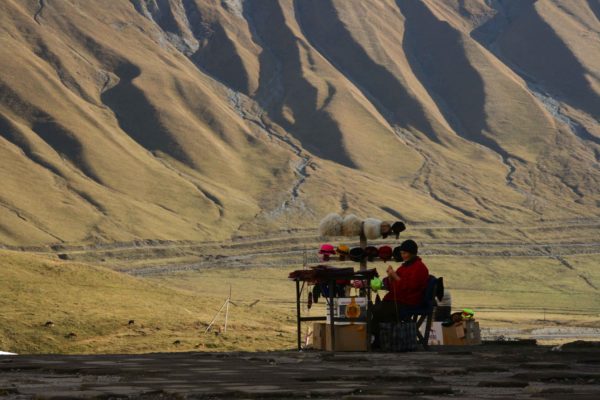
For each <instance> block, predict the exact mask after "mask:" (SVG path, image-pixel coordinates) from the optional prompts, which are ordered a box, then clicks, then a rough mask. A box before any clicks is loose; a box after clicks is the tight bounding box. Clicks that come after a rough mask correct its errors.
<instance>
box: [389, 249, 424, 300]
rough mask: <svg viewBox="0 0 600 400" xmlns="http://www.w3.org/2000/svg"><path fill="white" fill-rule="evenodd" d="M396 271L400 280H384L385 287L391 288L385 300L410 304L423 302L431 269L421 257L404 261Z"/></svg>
mask: <svg viewBox="0 0 600 400" xmlns="http://www.w3.org/2000/svg"><path fill="white" fill-rule="evenodd" d="M396 273H397V274H398V276H399V277H400V280H397V281H394V280H392V279H390V278H385V279H384V280H383V283H384V285H385V287H387V288H388V290H389V292H388V294H386V295H385V297H384V298H383V301H397V302H398V303H401V304H408V305H419V304H421V302H422V301H423V292H425V288H426V287H427V281H428V279H429V270H428V269H427V266H426V265H425V264H424V263H423V261H421V257H415V258H413V259H412V260H409V261H407V262H405V263H403V264H402V265H400V266H399V267H398V269H397V270H396Z"/></svg>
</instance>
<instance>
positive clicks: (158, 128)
mask: <svg viewBox="0 0 600 400" xmlns="http://www.w3.org/2000/svg"><path fill="white" fill-rule="evenodd" d="M115 73H116V74H117V76H118V77H119V78H120V81H119V83H118V84H117V85H116V86H114V87H113V88H111V89H109V90H106V91H105V92H104V93H102V95H101V99H102V102H103V103H104V104H105V105H106V106H108V107H109V108H110V109H111V110H112V111H113V112H114V114H115V116H116V118H117V121H118V123H119V126H120V127H121V129H122V130H123V131H124V132H126V133H127V134H128V135H129V136H130V137H131V138H132V139H133V140H135V141H136V142H137V143H139V144H140V145H141V146H143V147H144V148H146V149H147V150H150V151H155V150H160V151H163V152H164V153H166V154H169V155H171V156H172V157H174V158H176V159H177V160H179V161H181V162H184V163H186V164H188V165H190V166H193V162H192V161H191V159H190V158H189V157H188V155H187V154H186V153H185V152H184V151H183V149H182V148H181V146H180V145H179V143H177V142H176V141H175V140H174V139H173V138H172V136H171V134H170V133H169V131H168V129H167V128H165V127H164V125H163V124H162V122H161V121H160V119H159V118H158V115H159V111H158V110H157V109H156V108H155V107H154V106H153V105H152V104H151V103H150V101H149V100H148V98H147V97H146V95H145V94H144V92H142V91H141V90H140V89H138V88H137V87H136V86H135V85H134V84H133V80H134V79H135V78H136V77H138V76H139V75H140V73H141V71H140V69H139V68H138V67H137V66H135V65H133V64H128V63H122V64H120V65H119V66H118V67H117V68H116V70H115Z"/></svg>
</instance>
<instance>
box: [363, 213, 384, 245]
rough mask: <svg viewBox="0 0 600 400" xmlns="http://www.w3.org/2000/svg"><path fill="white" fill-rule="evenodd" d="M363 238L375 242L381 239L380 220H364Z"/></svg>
mask: <svg viewBox="0 0 600 400" xmlns="http://www.w3.org/2000/svg"><path fill="white" fill-rule="evenodd" d="M364 231H365V236H366V238H367V239H369V240H375V239H378V238H380V237H381V220H378V219H375V218H367V219H365V220H364Z"/></svg>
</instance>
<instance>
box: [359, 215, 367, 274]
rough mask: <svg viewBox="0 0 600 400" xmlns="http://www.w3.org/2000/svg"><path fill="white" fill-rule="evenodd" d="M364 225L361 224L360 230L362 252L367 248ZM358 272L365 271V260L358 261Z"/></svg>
mask: <svg viewBox="0 0 600 400" xmlns="http://www.w3.org/2000/svg"><path fill="white" fill-rule="evenodd" d="M364 228H365V223H364V222H363V223H362V225H361V228H360V247H361V248H362V249H363V250H364V249H366V248H367V237H366V236H365V229H364ZM360 270H361V271H366V270H367V258H366V257H365V258H363V259H362V260H360Z"/></svg>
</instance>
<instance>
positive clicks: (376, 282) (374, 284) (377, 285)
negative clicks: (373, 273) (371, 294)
mask: <svg viewBox="0 0 600 400" xmlns="http://www.w3.org/2000/svg"><path fill="white" fill-rule="evenodd" d="M381 289H383V282H382V280H381V279H379V278H373V279H371V290H374V291H378V290H381Z"/></svg>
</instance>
